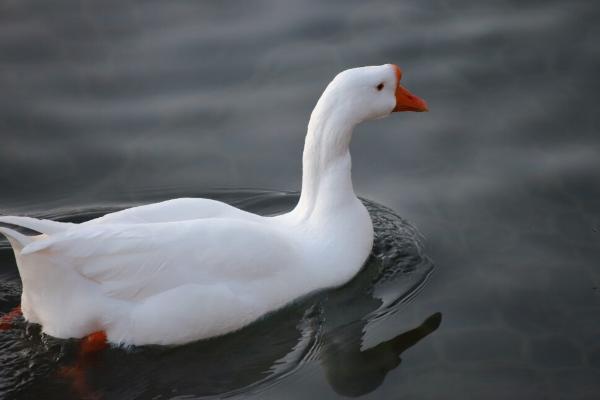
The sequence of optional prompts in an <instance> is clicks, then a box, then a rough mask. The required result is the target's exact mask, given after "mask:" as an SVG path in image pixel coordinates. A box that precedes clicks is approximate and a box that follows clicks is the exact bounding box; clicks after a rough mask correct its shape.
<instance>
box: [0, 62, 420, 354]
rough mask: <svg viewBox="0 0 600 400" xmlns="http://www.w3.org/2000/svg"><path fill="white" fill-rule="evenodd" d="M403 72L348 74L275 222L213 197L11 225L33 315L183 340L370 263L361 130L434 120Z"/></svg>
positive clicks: (313, 125) (64, 328)
mask: <svg viewBox="0 0 600 400" xmlns="http://www.w3.org/2000/svg"><path fill="white" fill-rule="evenodd" d="M399 80H400V70H399V69H398V67H396V66H395V65H390V64H386V65H382V66H375V67H362V68H355V69H351V70H347V71H344V72H342V73H340V74H339V75H338V76H337V77H336V78H335V79H334V80H333V81H332V83H330V84H329V86H328V87H327V89H326V90H325V92H324V94H323V95H322V97H321V98H320V100H319V102H318V103H317V106H316V107H315V110H314V111H313V113H312V115H311V119H310V122H309V126H308V133H307V137H306V143H305V148H304V155H303V178H302V192H301V197H300V200H299V202H298V205H297V206H296V207H295V208H294V209H293V210H292V211H290V212H289V213H287V214H282V215H279V216H274V217H264V216H259V215H255V214H252V213H249V212H245V211H242V210H240V209H237V208H235V207H232V206H230V205H227V204H225V203H222V202H218V201H215V200H209V199H189V198H183V199H175V200H169V201H164V202H160V203H155V204H150V205H146V206H140V207H134V208H130V209H126V210H122V211H119V212H115V213H111V214H107V215H104V216H102V217H100V218H97V219H93V220H90V221H87V222H83V223H80V224H74V223H61V222H56V221H49V220H40V219H35V218H29V217H15V216H3V217H0V223H2V224H9V225H15V226H21V227H25V228H29V229H32V230H34V231H37V232H40V234H39V235H35V236H26V235H23V234H21V233H19V232H17V231H15V230H14V229H12V228H10V227H6V226H5V225H3V226H1V227H0V233H3V234H4V235H6V236H7V238H8V240H9V242H10V244H11V246H12V248H13V251H14V253H15V258H16V261H17V265H18V268H19V274H20V276H21V279H22V282H23V293H22V298H21V302H22V303H21V309H22V311H23V315H24V317H25V318H26V319H27V320H28V321H30V322H33V323H39V324H41V325H42V327H43V330H44V332H46V333H47V334H49V335H52V336H55V337H59V338H71V337H75V338H77V337H83V336H85V335H88V334H90V333H91V332H94V331H100V330H101V331H105V332H106V335H107V337H108V340H109V341H110V342H113V343H120V344H134V345H144V344H164V345H172V344H182V343H186V342H190V341H193V340H198V339H203V338H209V337H213V336H219V335H223V334H225V333H228V332H232V331H235V330H238V329H240V328H242V327H244V326H246V325H248V324H249V323H251V322H253V321H255V320H256V319H258V318H260V317H262V316H264V315H265V314H267V313H269V312H271V311H274V310H277V309H279V308H281V307H282V306H284V305H285V304H287V303H289V302H291V301H293V300H295V299H297V298H299V297H301V296H303V295H306V294H308V293H310V292H313V291H316V290H320V289H324V288H329V287H336V286H340V285H343V284H344V283H346V282H347V281H349V280H350V279H351V278H352V277H353V276H354V275H355V274H356V273H357V272H358V271H359V270H360V268H361V267H362V265H363V263H364V261H365V260H366V259H367V257H368V255H369V253H370V250H371V246H372V242H373V227H372V225H371V219H370V217H369V214H368V212H367V210H366V209H365V207H364V206H363V204H362V203H361V202H360V201H359V200H358V198H357V197H356V195H355V194H354V190H353V187H352V180H351V176H350V169H351V161H350V153H349V151H348V145H349V142H350V137H351V134H352V129H353V128H354V126H355V125H356V124H358V123H360V122H362V121H364V120H368V119H373V118H378V117H382V116H385V115H387V114H389V113H390V112H392V111H404V110H412V111H424V110H425V109H426V105H425V103H424V102H423V101H422V100H420V99H418V98H416V97H414V96H412V95H410V93H408V92H407V91H406V90H405V89H403V88H402V86H400V85H399Z"/></svg>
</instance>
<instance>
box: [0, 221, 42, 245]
mask: <svg viewBox="0 0 600 400" xmlns="http://www.w3.org/2000/svg"><path fill="white" fill-rule="evenodd" d="M0 233H2V234H3V235H4V236H6V238H7V239H8V241H9V242H10V244H11V246H12V247H13V249H14V250H19V251H20V250H21V249H22V248H23V247H25V246H27V245H28V244H29V243H31V242H33V240H34V239H33V237H32V236H27V235H23V234H22V233H19V232H17V231H15V230H14V229H10V228H5V227H3V226H0Z"/></svg>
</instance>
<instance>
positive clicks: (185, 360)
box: [0, 194, 441, 399]
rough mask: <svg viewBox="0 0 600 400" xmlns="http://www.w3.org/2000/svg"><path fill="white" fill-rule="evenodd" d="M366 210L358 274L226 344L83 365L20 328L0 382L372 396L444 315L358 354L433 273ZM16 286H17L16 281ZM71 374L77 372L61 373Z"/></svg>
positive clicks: (42, 391) (65, 390)
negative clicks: (316, 386)
mask: <svg viewBox="0 0 600 400" xmlns="http://www.w3.org/2000/svg"><path fill="white" fill-rule="evenodd" d="M246 195H247V194H244V196H246ZM294 196H295V195H293V194H277V195H276V196H274V195H264V197H263V199H262V200H260V197H261V196H258V198H257V196H256V195H254V196H253V197H252V204H251V205H249V206H248V208H250V207H257V208H259V209H262V210H263V211H264V210H269V211H273V210H276V209H277V208H279V207H278V206H277V205H280V206H281V207H285V206H286V205H287V204H290V203H292V202H293V197H294ZM365 203H366V205H367V208H368V209H369V212H370V213H371V216H372V218H373V221H374V227H375V243H374V248H373V253H372V255H371V257H370V259H369V260H368V262H367V264H366V265H365V267H364V268H363V270H362V271H361V273H360V274H359V275H358V276H356V277H355V278H354V279H353V280H352V281H351V282H349V283H348V284H347V285H345V286H343V287H341V288H338V289H335V290H329V291H325V292H321V293H316V294H314V295H311V296H308V297H306V298H304V299H302V300H300V301H298V302H296V303H293V304H291V305H290V306H288V307H286V308H285V309H283V310H280V311H279V312H276V313H274V314H272V315H270V316H268V317H267V318H264V319H262V320H260V321H258V322H256V323H254V324H252V325H250V326H248V327H246V328H244V329H242V330H240V331H238V332H236V333H233V334H230V335H226V336H223V337H218V338H214V339H210V340H205V341H200V342H196V343H192V344H189V345H186V346H180V347H159V346H145V347H132V348H109V349H106V350H104V351H102V352H101V353H100V354H98V355H97V357H94V358H93V359H90V360H86V362H83V363H82V362H81V360H78V356H77V349H78V346H79V342H78V341H75V340H72V341H64V340H58V339H54V338H51V337H48V336H46V335H43V334H41V333H40V330H39V327H38V326H36V325H27V324H25V323H24V322H23V321H22V320H18V321H17V322H16V324H15V326H14V327H13V329H10V330H8V331H5V332H2V333H0V334H2V335H4V338H3V339H6V341H5V343H7V344H10V346H7V347H4V348H3V349H0V358H2V359H6V360H9V359H8V358H7V357H5V356H8V355H11V357H12V358H10V360H9V361H8V362H7V363H5V365H4V368H3V372H1V373H0V378H2V379H6V381H11V382H12V383H13V384H12V385H11V386H12V387H11V390H10V392H12V393H14V394H17V395H18V397H21V398H45V399H53V398H56V399H58V398H60V399H64V398H68V397H69V396H74V397H76V398H86V397H87V398H105V399H120V398H165V397H167V398H168V397H174V396H190V397H191V398H198V397H200V398H205V397H209V398H210V397H213V396H215V397H230V396H236V395H248V394H259V395H260V394H263V395H266V394H267V393H268V392H270V391H277V390H278V389H280V388H282V387H283V386H282V385H285V383H286V380H288V379H296V378H297V377H298V376H304V375H307V374H310V373H311V371H315V369H319V368H321V369H322V370H323V371H324V372H325V374H324V376H325V377H326V379H327V381H328V382H329V384H330V386H331V388H332V389H333V390H334V391H335V392H336V393H338V394H339V395H342V396H349V397H356V396H360V395H363V394H366V393H369V392H371V391H373V390H375V389H376V388H377V387H378V386H379V385H381V384H382V382H383V381H384V379H385V376H386V375H387V373H388V372H389V371H391V370H393V369H394V368H396V367H397V366H398V365H399V364H400V361H401V360H400V355H401V354H402V352H404V351H405V350H406V349H408V348H410V347H411V346H413V345H415V344H417V343H418V342H419V341H420V340H421V339H423V338H424V337H426V336H427V335H429V334H430V333H432V332H434V331H435V330H436V329H437V328H438V326H439V325H440V322H441V314H439V313H436V314H433V315H431V316H429V317H428V318H426V319H425V320H424V322H423V323H422V324H421V325H420V326H418V327H416V328H414V329H411V330H409V331H406V332H399V333H398V335H397V336H395V337H394V338H392V339H390V340H387V341H384V342H381V343H379V344H377V345H375V346H373V347H370V348H367V349H361V343H362V340H363V337H364V336H365V334H366V333H367V332H368V331H369V329H370V326H371V324H372V323H375V322H377V323H378V322H381V321H383V320H385V319H390V318H392V317H393V316H394V315H397V317H398V318H401V317H400V316H399V315H398V314H399V313H398V312H399V310H400V307H401V306H403V305H404V304H405V302H406V300H407V299H408V298H409V297H410V296H412V295H414V294H415V293H416V291H417V290H418V289H419V288H421V287H422V286H423V283H424V282H425V281H426V279H427V277H428V276H429V274H430V273H431V271H432V269H433V265H432V264H431V262H430V261H429V260H428V259H427V257H426V256H424V255H423V253H422V248H421V246H420V244H419V243H420V242H419V238H418V234H417V233H416V231H415V230H414V229H413V228H412V227H411V226H410V225H408V224H407V223H406V222H405V221H404V220H402V219H401V218H399V217H398V216H396V215H395V214H394V213H393V212H392V211H390V210H388V209H386V208H385V207H381V206H379V205H377V204H375V203H371V202H366V201H365ZM4 252H8V249H3V250H2V253H4ZM13 282H15V285H18V280H17V279H15V280H14V281H13ZM13 292H14V293H18V292H19V291H18V289H15V290H14V291H13ZM11 302H14V303H17V302H18V297H15V298H14V299H13V300H11ZM10 305H11V304H3V306H6V307H7V308H8V306H10ZM15 305H16V304H15ZM172 329H177V327H175V326H174V327H172ZM386 334H389V331H388V332H387V333H386ZM19 352H20V353H19ZM9 353H10V354H9ZM15 354H22V356H20V357H14V355H15ZM73 368H80V369H81V370H79V371H77V373H70V374H64V373H62V374H61V371H62V372H64V371H65V370H67V371H69V369H71V371H72V369H73ZM24 371H26V373H25V372H24ZM2 379H0V381H1V380H2ZM2 389H3V388H0V393H2ZM259 397H261V396H259Z"/></svg>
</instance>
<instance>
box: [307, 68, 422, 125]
mask: <svg viewBox="0 0 600 400" xmlns="http://www.w3.org/2000/svg"><path fill="white" fill-rule="evenodd" d="M401 79H402V72H401V70H400V68H399V67H398V66H396V65H394V64H385V65H378V66H368V67H360V68H352V69H348V70H345V71H343V72H340V73H339V74H338V75H337V76H336V77H335V78H334V79H333V81H331V83H330V84H329V85H328V86H327V88H326V89H325V91H324V92H323V95H322V96H321V98H320V99H319V103H320V104H318V106H317V107H316V110H319V111H324V112H326V113H332V114H333V113H335V114H336V115H337V116H340V117H342V118H343V119H346V120H348V121H351V122H352V124H353V125H355V124H358V123H360V122H363V121H368V120H372V119H377V118H383V117H386V116H388V115H390V114H391V113H392V112H398V111H417V112H420V111H427V103H426V102H425V101H424V100H423V99H420V98H419V97H417V96H415V95H413V94H412V93H410V92H409V91H408V90H406V89H405V88H404V87H403V86H402V85H400V80H401Z"/></svg>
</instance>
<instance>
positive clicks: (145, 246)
mask: <svg viewBox="0 0 600 400" xmlns="http://www.w3.org/2000/svg"><path fill="white" fill-rule="evenodd" d="M288 236H289V235H286V234H285V233H283V232H282V231H280V230H278V229H275V228H273V227H271V226H270V225H268V224H265V223H257V222H253V221H241V220H231V219H227V218H208V219H199V220H193V221H183V222H176V223H174V222H169V223H152V224H133V225H125V224H102V225H87V226H84V225H81V226H79V227H78V228H75V229H70V230H67V231H64V232H61V233H58V234H56V235H50V236H48V237H47V238H46V239H43V240H39V241H35V242H33V243H30V244H28V245H27V246H25V247H24V248H23V251H22V255H24V256H26V255H29V254H34V253H35V254H38V255H42V256H43V257H47V258H49V259H50V260H49V261H51V262H50V263H51V264H53V265H60V266H68V268H69V269H71V268H72V269H74V270H75V271H76V272H77V273H79V274H80V275H81V276H83V277H84V278H85V279H87V280H90V281H92V282H95V283H96V284H98V285H100V288H101V290H102V291H103V292H104V293H105V294H106V295H107V296H110V297H114V298H119V299H123V300H131V301H140V300H143V299H145V298H147V297H149V296H152V295H155V294H158V293H162V292H164V291H167V290H169V289H172V288H175V287H178V286H182V285H185V284H190V283H199V284H205V285H227V286H229V287H232V288H234V287H236V285H242V286H247V285H252V284H253V283H257V282H260V281H261V280H262V279H264V278H268V277H271V276H275V275H276V274H277V273H278V272H280V271H281V270H282V269H284V268H290V266H289V265H290V262H289V260H293V259H296V258H297V257H298V255H299V254H298V252H297V250H296V249H295V246H294V245H293V243H292V241H291V240H290V238H289V237H288Z"/></svg>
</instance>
